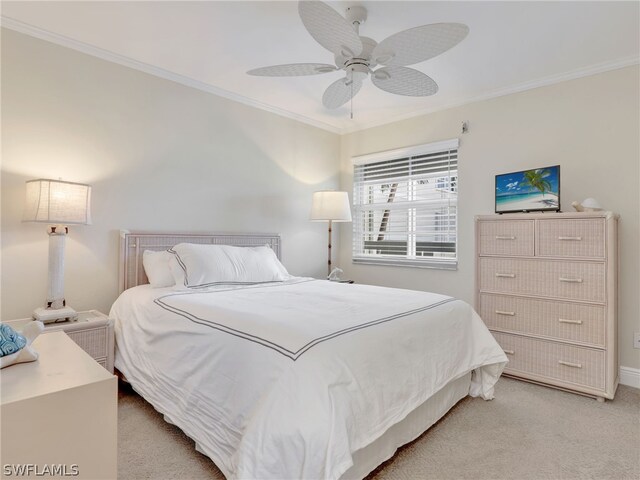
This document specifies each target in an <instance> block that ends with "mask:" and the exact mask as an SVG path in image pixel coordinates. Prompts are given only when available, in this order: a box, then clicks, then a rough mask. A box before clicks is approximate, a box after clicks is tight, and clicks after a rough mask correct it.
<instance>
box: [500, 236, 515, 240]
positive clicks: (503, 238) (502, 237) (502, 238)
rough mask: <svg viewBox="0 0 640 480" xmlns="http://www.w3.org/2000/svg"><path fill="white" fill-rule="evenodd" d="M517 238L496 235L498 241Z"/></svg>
mask: <svg viewBox="0 0 640 480" xmlns="http://www.w3.org/2000/svg"><path fill="white" fill-rule="evenodd" d="M515 239H516V237H513V236H508V235H496V240H515Z"/></svg>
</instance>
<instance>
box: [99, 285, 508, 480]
mask: <svg viewBox="0 0 640 480" xmlns="http://www.w3.org/2000/svg"><path fill="white" fill-rule="evenodd" d="M111 316H112V318H115V320H116V341H117V349H116V367H117V368H118V369H119V370H120V371H122V372H123V373H124V374H125V376H126V377H127V379H128V380H129V381H130V382H131V384H132V386H133V388H134V389H135V390H136V391H138V392H139V393H140V394H141V395H142V396H143V397H144V398H145V399H147V400H148V401H149V402H150V403H151V404H152V405H153V406H154V407H155V408H156V409H157V410H158V411H160V412H161V413H163V414H164V415H165V416H166V418H167V420H168V421H170V422H171V423H174V424H175V425H177V426H178V427H180V428H181V429H182V430H183V431H184V432H185V433H186V434H187V435H189V436H190V437H191V438H193V439H194V440H195V441H196V442H197V444H198V448H199V450H201V451H202V452H203V453H205V454H206V455H208V456H209V457H210V458H211V459H212V460H213V461H214V462H215V463H216V465H217V466H218V467H219V468H220V469H221V470H222V472H223V473H224V474H225V476H226V477H227V478H261V479H267V478H271V479H275V478H277V479H294V478H295V479H301V478H339V477H340V476H341V475H342V474H343V473H345V472H346V471H347V470H348V469H349V468H350V467H351V466H352V465H353V455H354V453H355V452H357V451H358V450H361V449H363V448H364V447H366V446H367V445H370V444H371V443H373V442H374V441H375V440H376V439H378V438H379V437H381V436H382V435H383V434H384V433H385V431H387V429H389V428H390V427H391V426H393V425H395V424H397V423H398V422H400V421H402V420H403V419H404V418H405V417H406V416H407V415H408V414H409V413H410V412H412V411H413V410H414V409H416V408H417V407H418V406H420V405H421V404H423V403H424V402H425V401H426V400H427V399H429V398H431V397H432V396H433V395H435V394H436V393H437V392H438V391H439V390H440V389H442V388H443V387H444V386H445V385H447V384H448V383H449V382H452V381H454V380H456V379H458V378H460V377H462V376H464V375H466V374H468V373H469V372H472V371H473V378H472V382H471V387H470V392H469V393H470V394H471V395H473V396H482V397H483V398H485V399H490V398H492V397H493V386H494V384H495V382H496V381H497V379H498V377H499V375H500V373H501V372H502V369H503V368H504V365H505V363H506V361H507V359H506V356H505V355H504V352H503V351H502V349H501V348H500V347H499V346H498V344H497V343H496V341H495V340H494V339H493V337H492V336H491V334H490V333H489V331H488V330H487V328H486V327H485V326H484V324H483V322H482V320H481V319H480V318H479V317H478V316H477V314H476V313H475V312H474V311H473V309H472V308H471V307H470V306H469V305H468V304H466V303H464V302H462V301H459V300H455V299H453V298H450V297H446V296H442V295H436V294H432V293H425V292H415V291H409V290H399V289H389V288H382V287H374V286H368V285H346V284H339V283H333V282H327V281H323V280H312V279H303V278H296V279H293V280H291V281H287V282H282V283H276V284H266V285H257V286H245V287H216V288H212V289H206V290H204V291H197V292H193V291H189V292H184V291H181V292H176V291H171V290H170V289H152V288H150V287H149V286H140V287H135V288H132V289H129V290H127V291H125V292H124V293H123V294H122V295H121V296H120V298H119V299H118V300H117V301H116V303H115V304H114V306H113V308H112V310H111Z"/></svg>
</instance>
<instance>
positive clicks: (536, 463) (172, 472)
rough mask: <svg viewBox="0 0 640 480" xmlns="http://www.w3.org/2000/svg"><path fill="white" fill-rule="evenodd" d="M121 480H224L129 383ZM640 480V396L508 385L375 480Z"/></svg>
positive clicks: (404, 451)
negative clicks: (598, 396)
mask: <svg viewBox="0 0 640 480" xmlns="http://www.w3.org/2000/svg"><path fill="white" fill-rule="evenodd" d="M118 417H119V423H118V428H119V431H118V437H119V438H118V440H119V443H118V452H119V457H118V472H119V478H120V479H121V480H142V479H153V480H164V479H184V480H196V479H222V478H223V476H222V474H221V473H220V471H219V470H218V469H217V468H216V466H215V465H214V464H213V462H211V461H210V460H209V459H208V458H207V457H205V456H204V455H201V454H199V453H198V452H196V451H195V448H194V443H193V441H192V440H190V439H189V438H188V437H186V436H185V435H184V434H183V433H182V432H181V431H180V430H179V429H178V428H176V427H174V426H172V425H169V424H168V423H166V422H165V421H164V420H163V419H162V416H161V415H160V414H159V413H158V412H156V411H155V410H154V409H153V408H152V407H151V406H150V405H149V404H148V403H146V402H145V401H144V400H143V399H142V398H140V397H139V396H138V395H137V394H135V393H134V392H133V391H132V390H131V389H130V388H128V387H126V386H125V387H123V386H122V384H121V389H120V396H119V413H118ZM466 478H470V479H471V478H472V479H552V478H553V479H587V478H593V479H605V478H609V479H616V480H622V479H639V478H640V390H637V389H633V388H629V387H625V386H620V387H619V388H618V393H617V395H616V399H615V400H614V401H612V402H609V401H607V402H606V403H604V404H601V403H598V402H596V401H595V400H593V399H590V398H586V397H582V396H579V395H574V394H571V393H565V392H561V391H558V390H553V389H550V388H545V387H540V386H537V385H531V384H527V383H524V382H519V381H516V380H511V379H506V378H502V379H501V380H500V381H499V382H498V386H497V388H496V398H495V400H492V401H490V402H485V401H484V400H480V399H471V398H468V397H467V398H466V399H464V400H462V401H461V402H460V403H458V405H456V406H455V407H454V408H453V409H452V410H451V411H450V412H449V413H448V414H447V415H446V416H445V417H444V418H443V419H441V420H440V421H439V422H438V423H437V424H436V425H434V426H433V427H432V428H431V429H429V430H428V431H427V432H426V433H425V434H423V435H422V436H421V437H420V438H418V439H417V440H416V441H414V442H412V443H411V444H409V445H407V446H405V447H403V448H401V449H400V450H399V451H398V452H397V453H396V455H395V457H394V458H392V459H391V460H390V461H388V462H386V463H385V464H383V465H382V466H380V467H379V468H378V469H377V470H376V471H375V472H373V474H372V475H370V476H369V480H374V479H375V480H382V479H385V480H386V479H407V480H409V479H412V480H413V479H466Z"/></svg>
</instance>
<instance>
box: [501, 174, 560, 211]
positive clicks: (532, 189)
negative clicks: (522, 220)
mask: <svg viewBox="0 0 640 480" xmlns="http://www.w3.org/2000/svg"><path fill="white" fill-rule="evenodd" d="M558 170H559V168H558V167H551V168H536V169H533V170H526V171H523V172H516V173H508V174H505V175H498V176H497V177H496V211H498V212H507V211H514V210H519V211H523V210H547V209H558V208H559V205H558V193H559V190H558Z"/></svg>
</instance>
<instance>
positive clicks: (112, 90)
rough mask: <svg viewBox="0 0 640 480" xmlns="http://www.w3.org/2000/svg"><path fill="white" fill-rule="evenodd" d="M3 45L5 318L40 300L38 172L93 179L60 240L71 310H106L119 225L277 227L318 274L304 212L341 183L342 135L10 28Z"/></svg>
mask: <svg viewBox="0 0 640 480" xmlns="http://www.w3.org/2000/svg"><path fill="white" fill-rule="evenodd" d="M1 53H2V64H1V67H2V91H1V93H2V182H1V186H2V192H1V197H2V199H1V200H2V230H1V231H2V277H1V282H2V290H1V292H2V309H1V318H2V319H11V318H20V317H27V316H29V315H30V314H31V311H32V310H33V309H34V308H36V307H38V306H41V305H42V304H43V302H44V301H45V297H46V278H47V254H48V250H47V241H48V240H47V235H46V225H43V224H36V223H21V217H22V207H23V201H24V182H25V181H26V180H29V179H34V178H41V177H44V178H58V177H62V178H63V179H65V180H69V181H75V182H84V183H90V184H92V185H93V225H91V226H79V227H73V228H71V233H70V235H69V237H68V242H67V262H66V275H65V278H66V288H65V293H66V298H67V301H68V303H69V304H70V305H72V306H73V307H75V308H76V309H89V308H97V309H100V310H102V311H104V312H108V311H109V308H110V305H111V303H112V302H113V301H114V300H115V298H116V296H117V261H118V230H119V229H121V228H125V229H130V230H165V231H216V232H276V233H281V234H282V242H283V261H284V264H285V266H286V267H287V268H288V269H289V270H290V272H291V273H293V274H297V275H313V276H321V275H323V274H324V272H325V268H326V266H325V265H326V257H325V255H326V253H325V252H326V224H324V223H312V222H309V221H308V218H309V209H310V206H311V194H312V192H313V191H315V190H320V189H330V188H336V187H337V185H338V169H339V162H338V158H339V137H338V136H337V135H334V134H332V133H328V132H326V131H323V130H319V129H316V128H313V127H310V126H307V125H304V124H302V123H299V122H296V121H293V120H289V119H285V118H283V117H280V116H277V115H274V114H271V113H267V112H263V111H261V110H257V109H254V108H251V107H247V106H244V105H241V104H239V103H236V102H232V101H229V100H225V99H223V98H220V97H217V96H214V95H210V94H207V93H204V92H201V91H198V90H194V89H191V88H188V87H184V86H181V85H178V84H176V83H173V82H170V81H166V80H162V79H159V78H156V77H153V76H150V75H147V74H144V73H140V72H138V71H135V70H131V69H128V68H126V67H122V66H119V65H115V64H112V63H109V62H106V61H103V60H99V59H96V58H94V57H91V56H87V55H84V54H81V53H78V52H76V51H73V50H69V49H66V48H63V47H60V46H56V45H53V44H51V43H47V42H44V41H41V40H37V39H34V38H31V37H28V36H25V35H22V34H19V33H15V32H13V31H9V30H6V29H2V52H1ZM336 243H337V242H336ZM309 252H313V253H312V254H310V253H309Z"/></svg>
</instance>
